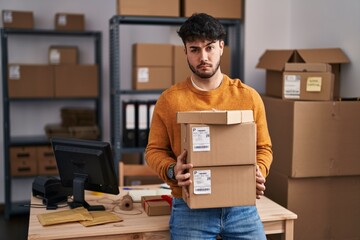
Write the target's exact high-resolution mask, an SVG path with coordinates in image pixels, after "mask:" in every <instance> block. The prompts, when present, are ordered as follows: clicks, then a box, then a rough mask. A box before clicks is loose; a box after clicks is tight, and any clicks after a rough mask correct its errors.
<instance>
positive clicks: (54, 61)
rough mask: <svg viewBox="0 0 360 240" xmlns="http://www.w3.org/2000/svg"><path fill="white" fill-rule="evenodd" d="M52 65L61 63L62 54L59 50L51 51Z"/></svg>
mask: <svg viewBox="0 0 360 240" xmlns="http://www.w3.org/2000/svg"><path fill="white" fill-rule="evenodd" d="M50 63H52V64H57V63H60V52H59V51H58V50H57V49H51V51H50Z"/></svg>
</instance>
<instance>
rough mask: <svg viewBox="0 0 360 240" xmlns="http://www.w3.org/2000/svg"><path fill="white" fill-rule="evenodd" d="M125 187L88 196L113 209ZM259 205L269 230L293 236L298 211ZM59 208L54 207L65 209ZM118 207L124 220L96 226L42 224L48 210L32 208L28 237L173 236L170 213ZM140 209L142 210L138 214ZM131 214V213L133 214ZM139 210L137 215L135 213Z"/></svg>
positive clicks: (288, 238)
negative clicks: (40, 216)
mask: <svg viewBox="0 0 360 240" xmlns="http://www.w3.org/2000/svg"><path fill="white" fill-rule="evenodd" d="M124 194H126V191H124V190H121V193H120V195H119V196H113V195H107V194H106V195H105V194H104V195H101V196H95V195H93V194H90V193H87V195H86V199H87V201H88V202H89V203H90V204H93V205H96V204H103V205H105V207H106V209H107V210H111V209H113V208H114V206H116V205H115V204H116V203H117V202H119V199H121V196H122V195H124ZM31 203H32V204H41V200H39V199H37V198H34V197H32V199H31ZM256 204H257V208H258V211H259V215H260V218H261V220H262V222H263V224H264V228H265V233H266V234H278V233H283V236H284V237H283V239H285V240H292V239H293V235H294V220H295V219H296V218H297V215H296V214H294V213H292V212H291V211H289V210H287V209H286V208H284V207H282V206H280V205H278V204H277V203H275V202H273V201H271V200H270V199H268V198H266V197H262V198H261V199H260V200H257V203H256ZM65 209H67V207H66V208H59V209H58V210H55V211H61V210H65ZM115 211H116V212H118V214H119V215H120V216H121V218H122V219H124V221H122V222H118V223H109V224H104V225H99V226H93V227H84V226H82V225H81V224H80V223H67V224H60V225H54V226H47V227H43V226H42V225H41V224H40V223H39V221H38V219H37V215H38V214H41V213H44V212H46V210H45V209H44V208H31V210H30V219H29V231H28V239H29V240H35V239H36V240H42V239H74V240H75V239H88V238H89V237H91V239H96V240H97V239H107V240H111V239H117V240H125V239H145V240H146V239H159V240H161V239H166V240H168V239H170V234H169V216H151V217H149V216H147V215H146V213H145V212H144V211H143V209H142V207H141V205H140V203H134V210H133V211H130V212H128V211H120V210H119V208H115ZM140 211H141V213H140V214H138V213H139V212H140ZM130 214H132V215H130ZM135 214H136V215H135Z"/></svg>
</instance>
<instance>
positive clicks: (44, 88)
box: [8, 64, 54, 98]
mask: <svg viewBox="0 0 360 240" xmlns="http://www.w3.org/2000/svg"><path fill="white" fill-rule="evenodd" d="M8 87H9V97H13V98H49V97H53V96H54V78H53V69H52V67H51V66H50V65H24V64H9V65H8Z"/></svg>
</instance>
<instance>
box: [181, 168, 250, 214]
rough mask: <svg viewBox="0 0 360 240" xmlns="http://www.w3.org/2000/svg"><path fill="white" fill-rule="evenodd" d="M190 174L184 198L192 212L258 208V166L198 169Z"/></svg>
mask: <svg viewBox="0 0 360 240" xmlns="http://www.w3.org/2000/svg"><path fill="white" fill-rule="evenodd" d="M190 174H191V175H190V176H191V177H190V178H191V180H192V182H193V184H191V185H190V186H189V187H188V188H187V189H188V191H189V197H188V198H186V195H185V194H184V192H183V198H184V201H185V202H186V203H187V205H188V206H189V208H191V209H196V208H215V207H232V206H248V205H255V199H256V184H255V165H241V166H240V165H238V166H215V167H195V168H192V169H191V170H190Z"/></svg>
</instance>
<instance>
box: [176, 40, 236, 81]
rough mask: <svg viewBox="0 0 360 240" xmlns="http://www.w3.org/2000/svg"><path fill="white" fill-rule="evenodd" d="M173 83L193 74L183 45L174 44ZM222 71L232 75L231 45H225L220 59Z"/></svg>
mask: <svg viewBox="0 0 360 240" xmlns="http://www.w3.org/2000/svg"><path fill="white" fill-rule="evenodd" d="M173 68H174V70H173V74H174V76H173V84H175V83H178V82H181V81H184V80H185V79H186V78H188V77H189V76H190V75H191V70H190V68H189V65H188V63H187V61H186V55H185V52H184V46H183V45H174V46H173ZM220 68H221V72H222V73H224V74H226V75H228V76H231V53H230V47H229V46H225V47H224V52H223V55H222V57H221V61H220Z"/></svg>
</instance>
